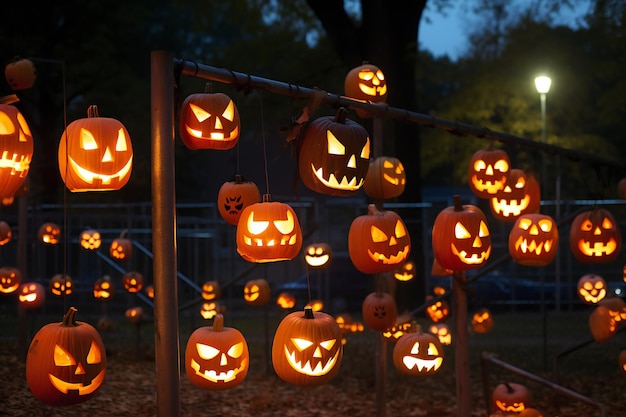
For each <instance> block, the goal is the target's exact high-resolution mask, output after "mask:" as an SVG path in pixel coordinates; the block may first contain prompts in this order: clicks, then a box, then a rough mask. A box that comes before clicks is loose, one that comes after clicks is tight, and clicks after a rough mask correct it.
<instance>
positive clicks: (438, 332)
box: [428, 323, 452, 345]
mask: <svg viewBox="0 0 626 417" xmlns="http://www.w3.org/2000/svg"><path fill="white" fill-rule="evenodd" d="M428 331H429V332H430V333H431V334H432V335H433V336H435V337H436V338H437V339H439V342H440V343H441V344H442V345H451V344H452V333H450V328H449V327H448V325H447V324H446V323H433V324H431V325H430V326H429V327H428Z"/></svg>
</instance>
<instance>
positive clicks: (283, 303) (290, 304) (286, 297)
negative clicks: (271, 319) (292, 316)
mask: <svg viewBox="0 0 626 417" xmlns="http://www.w3.org/2000/svg"><path fill="white" fill-rule="evenodd" d="M276 304H278V306H279V307H280V308H282V309H285V310H289V309H291V308H294V306H295V305H296V296H295V295H293V294H292V293H290V292H287V291H283V292H281V293H280V294H278V297H276Z"/></svg>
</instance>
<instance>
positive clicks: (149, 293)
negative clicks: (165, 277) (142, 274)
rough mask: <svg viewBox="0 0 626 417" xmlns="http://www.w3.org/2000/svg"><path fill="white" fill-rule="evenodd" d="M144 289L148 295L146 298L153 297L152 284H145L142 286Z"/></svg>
mask: <svg viewBox="0 0 626 417" xmlns="http://www.w3.org/2000/svg"><path fill="white" fill-rule="evenodd" d="M144 291H145V293H146V295H147V296H148V298H150V299H154V285H152V284H150V285H146V287H145V288H144Z"/></svg>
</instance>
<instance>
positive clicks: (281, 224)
mask: <svg viewBox="0 0 626 417" xmlns="http://www.w3.org/2000/svg"><path fill="white" fill-rule="evenodd" d="M294 224H295V222H294V221H293V215H292V214H291V212H290V211H288V212H287V219H286V220H274V226H276V229H278V231H279V232H280V233H282V234H283V235H286V234H289V233H291V232H293V227H294Z"/></svg>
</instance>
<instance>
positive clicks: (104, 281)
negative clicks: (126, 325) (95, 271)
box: [93, 275, 113, 301]
mask: <svg viewBox="0 0 626 417" xmlns="http://www.w3.org/2000/svg"><path fill="white" fill-rule="evenodd" d="M93 296H94V298H96V299H99V300H105V301H106V300H108V299H110V298H111V297H113V283H112V282H111V277H110V276H108V275H105V276H103V277H102V278H98V279H97V280H96V281H95V282H94V283H93Z"/></svg>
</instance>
